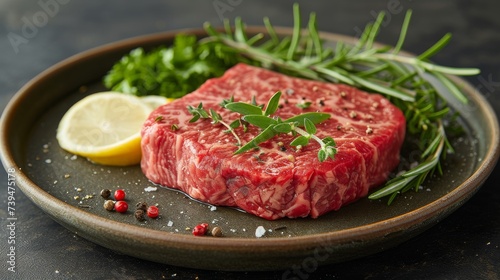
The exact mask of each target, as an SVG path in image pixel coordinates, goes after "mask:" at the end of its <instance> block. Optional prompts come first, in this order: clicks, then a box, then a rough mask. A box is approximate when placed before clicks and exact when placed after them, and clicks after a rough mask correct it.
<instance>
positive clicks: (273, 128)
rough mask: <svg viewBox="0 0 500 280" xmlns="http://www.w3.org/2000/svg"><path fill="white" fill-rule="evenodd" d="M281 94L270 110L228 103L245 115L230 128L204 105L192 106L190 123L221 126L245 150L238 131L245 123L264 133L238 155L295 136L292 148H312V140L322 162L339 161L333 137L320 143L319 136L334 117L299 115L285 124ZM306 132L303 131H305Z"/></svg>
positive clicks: (226, 105) (272, 100) (226, 102)
mask: <svg viewBox="0 0 500 280" xmlns="http://www.w3.org/2000/svg"><path fill="white" fill-rule="evenodd" d="M280 97H281V91H278V92H276V93H275V94H274V95H273V96H272V97H271V98H270V99H269V101H268V102H267V104H266V106H265V107H264V106H258V105H257V104H255V101H253V102H252V103H245V102H235V101H234V99H233V98H231V99H230V100H224V101H223V102H222V103H221V106H222V107H223V108H225V109H227V110H229V111H231V112H236V113H239V114H240V115H241V118H239V119H236V120H234V121H232V122H231V123H230V124H228V123H226V122H224V121H223V120H222V117H221V115H220V114H219V113H217V112H216V111H215V110H214V109H209V111H207V110H206V109H204V108H203V104H202V103H200V104H199V105H198V106H197V107H193V106H190V105H189V106H188V107H187V109H188V112H189V113H191V114H192V115H193V118H192V119H191V120H190V122H196V121H197V120H199V119H212V123H213V124H217V123H221V124H223V125H224V126H226V127H227V128H228V129H227V130H226V132H231V133H232V134H233V135H234V137H235V138H236V140H237V145H238V146H241V140H240V138H239V137H238V135H237V134H236V133H235V129H236V128H238V127H239V126H240V124H242V123H244V124H245V125H246V124H251V125H254V126H257V127H259V128H260V129H261V132H260V133H259V134H258V135H256V136H255V137H253V138H252V139H251V140H250V141H248V142H247V143H246V144H245V145H243V146H241V147H240V148H239V149H238V150H236V151H235V154H241V153H244V152H247V151H249V150H252V149H256V148H258V147H259V144H261V143H263V142H266V141H268V140H270V139H272V138H274V137H275V136H277V135H279V134H287V133H291V134H293V135H295V136H296V137H295V138H294V139H293V140H292V141H291V142H290V145H291V146H294V147H297V149H301V147H304V146H306V145H308V144H309V142H310V140H314V141H316V142H317V143H318V144H319V145H320V148H319V150H318V160H319V161H320V162H323V161H325V160H327V159H328V158H331V159H333V158H335V154H336V153H337V149H336V148H335V147H336V143H335V140H334V139H333V138H332V137H325V138H324V139H320V138H319V137H318V136H317V135H315V134H316V132H317V129H316V124H319V123H322V122H324V121H326V120H327V119H329V118H330V114H326V113H320V112H308V113H303V114H299V115H296V116H293V117H290V118H288V119H285V120H282V119H281V118H279V117H277V116H272V115H273V114H275V113H276V111H277V110H278V107H279V100H280ZM302 128H303V129H302Z"/></svg>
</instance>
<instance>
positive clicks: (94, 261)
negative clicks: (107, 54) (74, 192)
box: [0, 0, 500, 279]
mask: <svg viewBox="0 0 500 280" xmlns="http://www.w3.org/2000/svg"><path fill="white" fill-rule="evenodd" d="M44 3H51V4H52V10H49V12H47V11H45V10H44V8H43V6H44ZM299 3H300V4H301V9H302V12H303V13H304V15H306V14H307V13H309V12H311V11H316V12H317V15H318V26H319V28H320V29H321V30H323V31H329V32H335V33H341V34H345V35H350V36H357V35H359V30H361V29H362V28H363V27H364V26H365V24H366V23H368V22H370V21H373V19H374V15H376V14H377V13H378V12H380V11H382V10H384V11H386V12H387V13H388V17H387V19H386V21H385V22H384V26H383V28H382V34H381V35H380V37H379V39H378V40H379V41H380V42H383V43H388V44H394V43H395V42H396V40H397V36H398V34H399V28H400V24H401V22H402V19H403V17H404V11H405V10H406V9H413V11H414V13H413V21H412V24H411V27H410V30H409V34H408V37H407V41H406V44H405V46H404V49H405V50H407V51H410V52H414V53H419V52H422V51H424V50H425V49H426V48H427V47H429V46H430V45H431V44H433V43H434V42H435V41H437V40H438V39H439V38H441V36H443V35H444V34H445V33H446V32H451V33H452V34H453V40H452V42H451V44H450V45H449V46H448V47H446V49H445V50H444V51H443V52H442V53H440V54H438V55H437V56H435V57H434V59H433V60H434V61H435V62H437V63H438V64H443V65H448V66H456V67H478V68H480V69H481V70H482V72H481V74H480V75H479V76H475V77H469V78H467V80H468V81H469V82H470V83H471V84H472V85H473V86H474V87H476V88H477V89H478V90H479V91H480V92H481V93H482V94H483V95H484V96H485V97H486V99H487V100H488V101H489V102H490V103H491V105H492V106H493V107H494V109H495V111H496V113H497V115H498V114H500V98H499V97H498V95H499V93H500V70H499V64H500V15H499V14H498V13H499V11H500V2H499V1H494V0H490V1H465V0H464V1H458V0H457V1H431V0H429V1H411V0H399V1H392V0H387V1H373V0H364V1H299ZM291 6H292V1H284V0H281V1H264V0H261V1H250V0H209V1H182V2H181V1H176V2H174V1H156V0H145V1H123V0H112V1H100V0H87V1H76V0H39V1H28V0H1V2H0V22H1V23H0V109H2V110H3V108H4V107H5V106H6V104H7V102H8V101H9V99H10V98H11V97H12V96H13V95H14V94H15V93H16V91H17V90H19V89H20V88H21V87H22V86H23V85H24V84H25V83H26V82H28V81H29V80H30V79H32V78H33V77H35V76H36V75H37V74H39V73H40V72H41V71H43V70H45V69H46V68H48V67H49V66H51V65H53V64H55V63H57V62H59V61H61V60H63V59H65V58H68V57H70V56H71V55H74V54H77V53H79V52H82V51H85V50H88V49H90V48H93V47H97V46H100V45H102V44H105V43H110V42H114V41H117V40H120V39H125V38H130V37H134V36H139V35H145V34H150V33H156V32H162V31H168V30H174V29H179V28H198V27H201V26H202V24H203V22H205V21H210V22H211V23H213V24H214V25H220V24H221V22H222V21H221V19H222V17H228V18H234V17H235V16H241V17H242V18H243V20H244V21H246V22H247V23H249V24H252V25H259V24H261V22H262V18H263V17H264V16H268V17H270V18H271V20H272V22H273V23H274V24H275V25H282V26H290V25H291V24H292V16H291V10H292V8H291ZM56 8H57V9H56ZM40 12H44V13H46V15H47V19H48V20H47V21H46V22H45V23H44V24H43V25H42V24H40V25H41V26H40V27H37V28H36V30H35V31H33V30H27V29H26V27H25V26H26V25H27V23H26V22H28V21H29V22H31V23H33V19H34V18H33V17H34V16H36V15H37V13H40ZM30 31H31V32H30ZM23 32H24V35H26V36H24V37H23V38H24V39H25V41H22V42H19V41H16V42H14V43H13V42H12V41H11V40H10V39H9V38H12V34H17V35H20V36H22V35H23ZM9 34H10V35H11V36H9ZM28 37H29V38H28ZM499 173H500V168H499V167H498V166H497V168H496V169H495V171H494V172H493V174H492V175H491V176H490V178H489V179H488V180H487V181H486V183H485V184H484V185H483V187H482V188H481V189H480V191H479V192H478V193H477V194H476V195H475V196H474V197H473V198H472V199H471V200H469V202H467V203H466V204H465V205H464V206H463V207H461V208H460V209H459V210H458V211H456V212H455V213H453V214H452V215H451V216H449V217H448V218H446V219H445V220H443V221H441V222H440V223H439V224H438V225H436V226H434V227H433V228H431V229H430V230H428V231H426V232H425V233H423V234H421V235H419V236H418V237H416V238H414V239H411V240H410V241H408V242H406V243H404V244H402V245H400V246H398V247H396V248H393V249H390V250H387V251H385V252H382V253H379V254H376V255H372V256H369V257H365V258H361V259H358V260H355V261H350V262H345V263H340V264H334V265H329V266H324V267H320V268H318V269H317V270H315V271H313V272H312V273H310V274H307V275H299V274H296V275H295V276H296V277H297V279H500V248H499V246H500V194H499V193H500V189H499V187H498V182H499V180H500V178H499ZM0 182H1V183H0V186H2V188H1V191H0V197H1V199H0V201H1V202H0V204H1V207H0V216H1V217H2V225H1V229H0V244H1V245H0V246H1V248H2V250H1V256H0V278H1V279H10V278H17V279H71V278H73V279H282V276H283V271H275V272H265V273H263V272H248V273H233V272H214V271H198V270H192V269H187V268H181V267H173V266H168V265H163V264H157V263H152V262H147V261H143V260H140V259H135V258H132V257H128V256H124V255H120V254H116V253H114V252H113V251H111V250H108V249H106V248H103V247H100V246H97V245H95V244H93V243H91V242H89V241H87V240H85V239H83V238H81V237H79V236H77V235H75V234H74V233H72V232H70V231H68V230H66V229H65V228H63V227H62V226H60V225H59V224H57V223H56V222H54V221H53V220H52V219H51V218H50V217H48V216H47V215H45V214H44V213H43V212H41V210H39V209H38V208H37V207H36V206H35V205H34V204H33V203H31V201H29V200H28V199H27V198H26V197H25V196H24V195H23V194H22V193H21V192H20V191H18V192H17V193H16V215H17V217H18V220H19V222H18V228H17V229H16V241H17V246H16V247H17V249H16V250H17V251H16V253H17V263H16V270H17V272H16V273H15V274H14V273H10V272H8V271H7V267H8V266H7V263H6V260H7V256H6V254H7V253H6V251H7V234H8V229H7V228H6V224H7V221H6V220H5V218H6V217H7V214H6V210H7V190H6V189H7V188H6V186H7V173H6V172H5V171H3V170H2V171H1V172H0ZM286 279H291V277H289V278H286Z"/></svg>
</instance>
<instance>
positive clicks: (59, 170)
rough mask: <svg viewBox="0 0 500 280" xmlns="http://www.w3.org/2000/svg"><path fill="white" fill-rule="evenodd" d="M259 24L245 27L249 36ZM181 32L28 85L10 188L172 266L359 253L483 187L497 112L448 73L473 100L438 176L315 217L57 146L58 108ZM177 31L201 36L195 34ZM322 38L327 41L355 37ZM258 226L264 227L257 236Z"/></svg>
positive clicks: (18, 116) (327, 259)
mask: <svg viewBox="0 0 500 280" xmlns="http://www.w3.org/2000/svg"><path fill="white" fill-rule="evenodd" d="M263 31H265V30H264V29H263V28H261V27H251V28H249V33H256V32H263ZM278 31H279V33H281V34H290V32H291V30H290V29H287V28H281V29H278ZM178 32H180V31H175V32H168V33H161V34H153V35H148V36H142V37H137V38H132V39H128V40H124V41H120V42H117V43H113V44H109V45H105V46H102V47H99V48H96V49H92V50H89V51H86V52H84V53H81V54H78V55H76V56H73V57H71V58H69V59H67V60H64V61H62V62H60V63H58V64H57V65H55V66H53V67H51V68H49V69H47V70H46V71H44V72H43V73H41V74H40V75H38V76H37V77H36V78H34V79H33V80H32V81H30V82H29V83H27V84H26V85H25V86H24V87H23V88H22V89H21V90H20V91H19V92H18V93H17V94H16V95H15V96H14V98H13V99H12V100H11V102H10V103H9V104H8V106H7V107H6V109H5V111H4V112H3V115H2V119H1V140H0V141H1V147H0V148H1V159H2V162H3V165H4V167H5V168H6V169H8V170H11V169H12V168H14V169H15V170H16V179H17V181H16V182H17V186H18V188H19V189H21V190H22V191H23V192H24V193H25V194H26V195H27V196H28V197H29V198H30V199H31V200H32V201H33V202H34V203H35V204H36V205H37V206H38V207H40V208H41V209H42V210H43V211H45V212H46V213H47V214H48V215H49V216H51V217H52V218H53V219H54V220H56V221H57V222H59V223H60V224H61V225H63V226H64V227H66V228H68V229H69V230H71V231H72V232H75V233H76V234H78V235H80V236H82V237H84V238H86V239H88V240H90V241H92V242H95V243H97V244H99V245H102V246H104V247H107V248H110V249H111V250H114V251H117V252H120V253H123V254H127V255H130V256H135V257H137V258H141V259H146V260H150V261H154V262H160V263H166V264H171V265H176V266H183V267H190V268H198V269H211V270H233V271H237V270H240V271H243V270H244V271H249V270H275V269H290V268H291V267H292V266H297V265H298V266H302V267H305V268H310V267H312V266H318V265H322V264H327V263H334V262H342V261H346V260H350V259H355V258H359V257H362V256H366V255H369V254H373V253H376V252H380V251H382V250H386V249H388V248H391V247H394V246H397V245H398V244H400V243H402V242H404V241H406V240H408V239H410V238H412V237H414V236H416V235H417V234H419V233H421V232H423V231H424V230H426V229H428V228H429V227H431V226H433V225H435V224H436V223H438V222H439V221H440V220H442V219H444V218H445V217H446V216H447V215H449V214H450V213H452V212H453V211H454V210H456V209H457V208H458V207H460V206H461V205H462V204H463V203H465V202H466V201H467V200H468V199H469V198H470V197H471V196H472V195H473V194H474V193H475V192H476V191H477V190H478V189H479V188H480V186H481V184H482V183H483V182H484V181H485V180H486V178H487V177H488V175H489V174H490V172H491V171H492V170H493V168H494V166H495V164H496V161H497V159H498V157H499V145H498V144H499V143H498V142H499V138H500V137H499V129H498V123H497V119H496V116H495V114H494V112H493V110H492V109H491V107H490V106H489V104H488V103H487V102H486V101H485V99H484V98H483V97H482V96H481V94H479V93H478V92H477V91H476V90H474V89H473V88H472V87H471V86H470V85H469V84H467V83H466V82H465V81H464V80H461V79H458V78H455V77H453V80H454V81H455V82H456V83H457V84H459V85H460V86H461V87H462V88H463V90H464V92H465V94H466V95H467V96H468V97H469V99H470V103H469V104H468V105H466V106H465V105H460V104H452V105H453V106H455V108H456V109H457V110H458V111H459V112H460V113H461V114H462V118H461V121H462V122H463V125H464V127H465V128H466V134H465V135H462V136H460V137H457V138H454V139H453V142H454V144H455V147H456V149H457V152H456V153H455V154H450V155H449V156H448V157H447V160H446V161H445V163H444V166H443V170H444V175H443V176H437V177H433V178H430V179H429V180H427V181H426V182H425V184H424V187H423V189H422V190H421V191H420V192H418V193H415V192H408V193H406V194H405V195H403V196H401V197H400V198H399V199H397V200H396V201H395V202H394V203H393V204H392V205H391V206H387V205H386V201H385V200H380V201H370V200H368V199H361V200H359V201H357V202H355V203H353V204H351V205H348V206H346V207H343V208H342V209H340V210H339V211H336V212H331V213H329V214H326V215H324V216H321V217H320V218H318V219H310V218H305V219H282V220H278V221H266V220H263V219H260V218H258V217H255V216H253V215H250V214H247V213H243V212H241V211H238V210H236V209H232V208H226V207H213V206H211V205H206V204H203V203H200V202H197V201H194V200H191V199H189V198H187V197H186V196H184V195H183V194H181V193H179V192H175V191H172V190H169V189H165V188H161V187H157V186H155V185H153V184H152V183H150V182H149V181H148V180H147V179H146V178H145V177H144V175H143V174H142V172H141V170H140V168H139V166H132V167H105V166H99V165H94V164H92V163H90V162H88V161H87V160H85V159H83V158H80V157H76V156H73V155H71V154H69V153H67V152H65V151H63V150H62V149H61V148H60V147H59V146H58V144H57V141H56V139H55V136H56V128H57V125H58V123H59V120H60V119H61V117H62V115H63V114H64V113H65V112H66V110H67V109H68V108H70V107H71V105H72V104H74V103H75V102H77V101H78V100H80V99H82V98H83V97H85V96H87V95H88V94H91V93H94V92H98V91H102V90H104V87H103V85H102V82H101V81H102V78H103V76H104V75H105V74H106V72H107V71H108V70H109V69H110V68H111V66H112V65H113V64H114V63H115V62H116V61H117V60H119V59H120V58H121V57H122V56H123V55H124V54H126V53H128V52H129V51H130V50H131V49H133V48H136V47H144V48H145V49H151V48H153V47H157V46H160V45H169V44H170V43H171V42H172V40H173V38H174V36H175V35H176V34H177V33H178ZM182 32H184V33H192V34H196V35H198V36H204V32H203V31H202V30H182ZM322 36H323V38H324V39H325V40H326V41H328V42H332V43H334V42H336V41H339V40H342V41H345V42H353V41H354V38H350V37H345V36H341V35H337V34H329V33H322ZM403 154H404V156H403V161H402V163H403V164H407V163H409V162H410V161H411V157H410V155H411V153H410V152H409V151H405V152H403ZM103 188H108V189H111V190H114V189H117V188H123V189H125V190H126V192H127V200H128V202H129V205H131V207H130V208H132V209H133V208H134V207H133V206H134V205H135V204H136V203H137V202H146V203H148V204H158V207H159V209H160V214H161V216H160V218H158V219H147V220H146V221H145V222H139V221H137V220H136V219H135V218H134V215H133V211H130V210H129V211H128V213H126V214H120V213H116V212H108V211H106V210H105V209H104V208H103V202H104V199H103V198H102V197H100V195H99V193H100V191H101V190H102V189H103ZM155 188H156V190H155V191H150V190H151V189H155ZM202 222H206V223H208V224H209V225H210V227H215V226H219V227H220V228H221V229H222V231H223V235H224V236H223V237H210V236H204V237H195V236H193V235H192V234H191V231H190V229H192V228H193V227H194V226H195V225H197V224H199V223H202ZM260 226H262V227H264V228H265V229H266V232H265V235H264V236H262V237H260V238H257V237H256V235H255V231H256V229H257V228H258V227H260Z"/></svg>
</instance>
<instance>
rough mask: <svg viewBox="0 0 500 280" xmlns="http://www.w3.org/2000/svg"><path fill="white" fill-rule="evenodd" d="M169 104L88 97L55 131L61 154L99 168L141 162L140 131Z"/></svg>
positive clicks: (120, 96)
mask: <svg viewBox="0 0 500 280" xmlns="http://www.w3.org/2000/svg"><path fill="white" fill-rule="evenodd" d="M167 102H168V100H167V99H166V98H163V97H158V98H154V97H148V98H139V97H136V96H132V95H126V94H123V93H118V92H101V93H95V94H92V95H89V96H87V97H85V98H83V99H82V100H80V101H78V102H77V103H75V104H74V105H73V106H72V107H71V108H70V109H69V110H68V111H67V112H66V113H65V114H64V116H63V118H62V119H61V121H60V123H59V126H58V128H57V141H58V142H59V145H60V146H61V148H63V149H64V150H66V151H68V152H71V153H73V154H76V155H79V156H83V157H86V158H87V159H89V160H90V161H92V162H94V163H98V164H102V165H113V166H127V165H134V164H138V163H139V162H140V160H141V135H140V131H141V127H142V125H143V123H144V121H145V120H146V119H147V117H148V116H149V114H150V113H151V111H153V109H155V108H156V107H158V106H159V105H161V104H165V103H167Z"/></svg>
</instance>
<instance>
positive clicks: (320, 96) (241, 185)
mask: <svg viewBox="0 0 500 280" xmlns="http://www.w3.org/2000/svg"><path fill="white" fill-rule="evenodd" d="M278 90H279V91H282V93H283V94H282V97H281V103H282V104H281V105H282V106H280V108H279V109H278V111H277V112H276V115H278V116H280V117H281V118H282V119H286V118H288V117H290V116H292V115H297V114H300V113H303V112H308V111H321V112H326V113H329V114H331V118H330V119H328V120H327V121H325V122H323V123H321V124H319V125H317V128H318V132H317V135H318V136H319V137H320V138H324V137H326V136H332V137H333V138H334V139H335V141H336V143H337V149H338V153H337V155H336V156H335V159H333V160H332V159H328V160H326V161H324V162H319V161H318V158H317V151H318V148H319V145H318V144H317V143H315V142H314V141H311V143H310V144H309V145H307V146H306V147H304V148H303V149H301V150H300V151H297V150H296V149H295V148H294V147H290V146H289V145H288V143H290V141H291V140H292V139H293V137H292V136H290V135H280V136H278V137H276V138H273V139H271V140H269V141H267V142H265V143H263V144H261V145H260V149H259V150H253V151H249V152H246V153H243V154H239V155H234V154H233V153H234V151H236V150H237V149H238V147H237V146H236V145H235V144H236V140H235V138H234V136H233V135H232V134H231V133H227V132H225V131H226V128H225V127H223V126H222V125H213V124H211V122H210V120H208V119H205V120H198V121H196V122H194V123H189V120H190V119H191V117H192V115H191V114H190V113H189V112H188V111H187V109H186V107H187V106H188V105H191V106H197V105H198V104H199V103H200V102H202V103H203V106H204V108H206V109H207V110H208V109H210V108H213V109H214V110H216V111H217V112H219V113H220V114H221V115H222V117H223V119H224V120H228V122H230V121H232V120H235V119H236V118H237V117H238V114H236V113H232V112H229V111H227V110H225V109H222V108H221V107H220V105H219V104H220V103H221V102H222V100H223V99H229V98H230V97H231V96H233V97H234V100H235V101H243V102H250V100H251V99H252V97H253V96H255V98H256V101H257V103H258V104H265V103H266V102H267V101H268V100H269V98H270V97H271V96H272V95H273V94H274V93H275V92H276V91H278ZM304 101H309V102H312V104H311V106H310V107H309V108H307V109H301V108H299V107H297V106H296V104H297V103H302V102H304ZM405 124H406V122H405V118H404V116H403V114H402V112H401V111H400V110H399V109H398V108H396V107H395V106H394V105H393V104H391V103H390V102H389V101H388V100H387V99H385V98H383V97H382V96H380V95H378V94H369V93H366V92H363V91H361V90H359V89H356V88H353V87H350V86H346V85H342V84H332V83H324V82H318V81H311V80H304V79H299V78H294V77H290V76H286V75H283V74H280V73H275V72H272V71H269V70H265V69H262V68H257V67H253V66H248V65H245V64H239V65H236V66H234V67H233V68H231V69H229V70H228V71H227V72H226V73H225V74H224V75H223V76H222V77H220V78H215V79H210V80H208V81H207V82H206V83H204V84H203V85H202V86H201V87H200V88H199V89H197V90H196V91H194V92H192V93H190V94H188V95H186V96H185V97H183V98H180V99H178V100H175V101H174V102H171V103H169V104H166V105H163V106H161V107H160V108H158V109H157V110H155V111H154V112H152V113H151V115H150V117H149V119H148V120H147V121H146V122H145V124H144V126H143V129H142V144H141V145H142V154H143V155H142V161H141V166H142V170H143V172H144V174H145V175H146V177H147V178H148V179H149V180H151V181H152V182H154V183H157V184H159V185H162V186H166V187H170V188H174V189H178V190H181V191H183V192H185V193H186V194H188V195H189V196H191V197H193V198H194V199H197V200H200V201H204V202H207V203H210V204H213V205H221V206H234V207H239V208H241V209H243V210H245V211H247V212H248V213H252V214H254V215H257V216H259V217H262V218H265V219H268V220H275V219H279V218H282V217H289V218H296V217H306V216H310V217H312V218H316V217H318V216H320V215H322V214H325V213H327V212H330V211H332V210H337V209H339V208H340V207H341V206H342V205H345V204H348V203H350V202H353V201H355V200H357V199H359V198H361V197H364V196H366V195H367V194H368V191H369V189H370V188H372V187H375V186H378V185H380V184H381V183H383V182H384V181H385V180H386V179H387V177H388V175H389V173H390V172H391V170H393V169H394V168H395V167H396V166H397V165H398V163H399V154H400V148H401V145H402V143H403V140H404V136H405ZM173 125H175V126H174V127H175V128H174V129H173V128H172V126H173ZM236 133H237V134H238V135H239V137H240V138H241V139H242V142H243V143H246V142H247V141H249V140H250V139H251V138H252V137H254V136H255V135H257V134H258V133H259V129H258V128H256V127H253V126H250V127H249V130H248V131H247V132H246V133H245V132H243V130H242V129H241V128H238V129H236ZM279 142H282V143H284V144H285V145H284V149H282V148H281V147H279V146H278V143H279Z"/></svg>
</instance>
